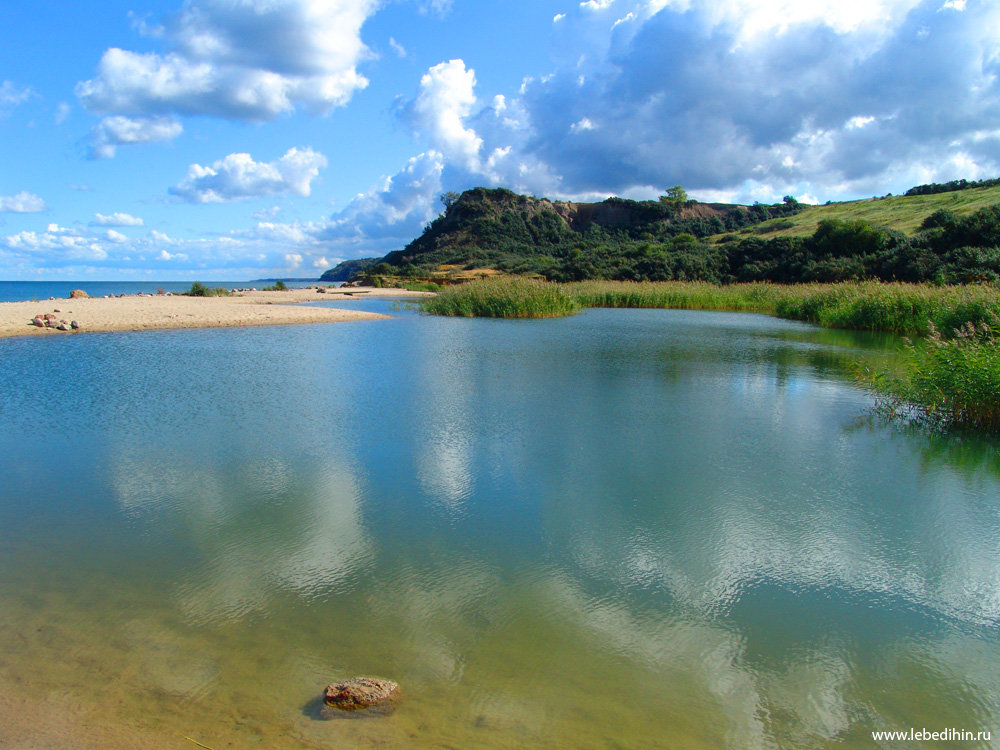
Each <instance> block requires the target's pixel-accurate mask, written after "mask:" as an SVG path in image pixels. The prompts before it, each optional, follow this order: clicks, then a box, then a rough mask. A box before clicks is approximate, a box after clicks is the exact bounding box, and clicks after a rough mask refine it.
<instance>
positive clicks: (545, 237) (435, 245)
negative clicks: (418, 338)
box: [366, 188, 801, 281]
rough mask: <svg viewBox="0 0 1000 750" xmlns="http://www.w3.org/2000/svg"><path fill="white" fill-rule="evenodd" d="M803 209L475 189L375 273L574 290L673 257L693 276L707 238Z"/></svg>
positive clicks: (787, 205)
mask: <svg viewBox="0 0 1000 750" xmlns="http://www.w3.org/2000/svg"><path fill="white" fill-rule="evenodd" d="M800 209H801V206H800V205H799V204H798V203H796V202H795V201H793V200H789V201H788V202H786V203H782V204H778V205H775V206H764V205H759V204H758V205H754V206H741V205H733V204H722V203H698V202H695V201H685V200H667V199H661V200H659V201H633V200H626V199H622V198H609V199H607V200H605V201H601V202H600V203H570V202H563V201H550V200H548V199H546V198H536V197H532V196H526V195H518V194H517V193H514V192H512V191H510V190H505V189H503V188H496V189H487V188H475V189H473V190H467V191H466V192H464V193H462V195H461V196H459V197H458V199H457V200H455V201H454V202H452V203H450V205H448V206H447V208H446V210H445V212H444V213H443V214H441V216H439V217H438V218H437V219H435V220H434V221H433V222H431V224H430V225H428V227H427V228H426V229H425V230H424V233H423V234H422V235H420V236H419V237H417V238H416V239H415V240H413V241H412V242H411V243H410V244H408V245H407V246H406V247H405V248H404V249H402V250H398V251H395V252H391V253H389V254H388V255H386V256H385V257H384V258H383V259H382V260H381V261H380V262H379V263H378V264H377V265H375V266H373V267H372V268H371V269H369V270H368V271H367V272H366V273H367V274H368V275H375V276H377V275H397V276H410V277H424V278H445V279H450V278H455V277H456V276H459V277H460V276H462V275H468V272H469V271H477V270H482V271H483V272H484V273H488V272H497V271H499V272H503V273H516V274H534V275H541V276H544V277H546V278H549V279H558V280H565V281H570V280H577V279H586V278H620V277H627V276H628V275H629V274H630V273H632V269H633V268H634V267H636V266H640V267H644V266H645V265H649V263H652V264H653V265H656V264H658V263H659V262H660V259H659V258H658V257H657V258H653V257H652V255H658V254H660V252H661V251H662V249H663V248H665V247H669V248H670V250H671V253H672V257H673V258H674V260H676V263H675V264H674V265H676V266H677V269H676V270H677V271H678V272H679V273H685V271H684V269H683V268H682V266H684V265H685V264H690V263H693V264H694V265H695V266H700V265H703V264H704V263H705V262H706V259H705V258H704V257H702V256H703V253H701V252H700V251H699V252H698V253H696V254H695V255H691V254H690V253H688V252H687V249H688V248H689V246H690V245H691V243H693V242H696V241H697V239H698V238H702V237H708V236H710V235H712V234H716V233H719V232H727V231H728V232H732V231H736V230H738V229H740V228H742V227H747V226H752V225H754V224H757V223H759V222H761V221H766V220H768V219H772V218H775V217H782V216H791V215H793V214H794V213H795V212H797V211H798V210H800ZM696 256H697V257H696ZM690 272H693V273H700V271H698V270H696V269H691V270H690ZM638 273H645V271H642V270H640V271H638Z"/></svg>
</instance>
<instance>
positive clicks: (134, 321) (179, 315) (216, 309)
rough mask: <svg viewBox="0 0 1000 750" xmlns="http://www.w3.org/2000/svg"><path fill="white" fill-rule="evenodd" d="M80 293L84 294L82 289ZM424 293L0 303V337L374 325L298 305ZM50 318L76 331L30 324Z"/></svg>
mask: <svg viewBox="0 0 1000 750" xmlns="http://www.w3.org/2000/svg"><path fill="white" fill-rule="evenodd" d="M84 291H86V289H85V288H84ZM427 294H428V293H427V292H408V291H406V290H404V289H376V288H373V287H354V288H351V289H348V290H345V291H340V290H339V289H337V288H334V287H331V288H327V289H325V291H324V292H322V293H321V292H318V291H317V290H316V289H289V290H286V291H281V292H263V291H252V292H239V293H237V294H233V295H231V296H228V297H186V296H183V295H169V294H163V295H129V296H124V297H85V298H77V299H65V298H64V299H48V300H40V301H38V302H2V303H0V337H11V336H72V335H76V334H78V333H93V332H106V331H145V330H162V329H168V328H219V327H229V326H262V325H289V324H295V323H333V322H339V321H351V320H378V319H380V318H385V317H387V316H385V315H379V314H377V313H369V312H362V311H360V310H336V309H331V308H324V307H314V306H311V305H302V304H294V303H300V302H322V301H324V300H327V301H332V300H349V299H363V298H365V297H390V298H400V299H403V298H415V297H421V296H426V295H427ZM46 314H52V315H54V316H56V318H58V319H59V320H65V321H67V322H68V323H69V322H72V321H76V322H77V323H78V324H79V329H78V330H74V331H60V330H56V329H55V328H39V327H38V326H36V325H33V324H32V322H31V321H32V319H33V318H34V317H35V316H37V315H42V316H44V315H46Z"/></svg>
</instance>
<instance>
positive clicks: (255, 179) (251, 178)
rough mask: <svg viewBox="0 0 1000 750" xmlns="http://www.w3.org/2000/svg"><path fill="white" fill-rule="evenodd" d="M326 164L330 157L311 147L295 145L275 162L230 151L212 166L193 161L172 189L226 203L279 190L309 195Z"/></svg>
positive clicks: (189, 197) (184, 195) (188, 196)
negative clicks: (230, 152)
mask: <svg viewBox="0 0 1000 750" xmlns="http://www.w3.org/2000/svg"><path fill="white" fill-rule="evenodd" d="M326 165H327V159H326V157H325V156H323V154H321V153H319V152H317V151H313V150H312V149H311V148H304V149H298V148H291V149H289V150H288V152H287V153H285V155H284V156H282V157H281V158H280V159H278V160H276V161H272V162H256V161H254V160H253V158H252V157H251V156H250V154H229V155H228V156H226V157H224V158H222V159H220V160H218V161H216V162H214V163H213V164H212V165H211V166H208V167H204V166H201V165H200V164H192V165H191V166H190V167H188V173H187V177H185V178H184V180H182V181H181V182H180V184H178V185H176V186H175V187H172V188H170V192H171V193H172V194H173V195H176V196H179V197H181V198H183V199H185V200H187V201H190V202H192V203H225V202H227V201H231V200H236V199H239V198H251V197H259V196H263V195H273V194H276V193H294V194H296V195H302V196H306V195H309V193H310V191H311V183H312V181H313V180H314V179H315V178H316V177H317V176H318V175H319V170H320V169H321V168H323V167H325V166H326Z"/></svg>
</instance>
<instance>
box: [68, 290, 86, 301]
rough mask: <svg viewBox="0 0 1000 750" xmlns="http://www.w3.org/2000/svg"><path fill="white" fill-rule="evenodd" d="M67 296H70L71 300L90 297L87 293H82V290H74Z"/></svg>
mask: <svg viewBox="0 0 1000 750" xmlns="http://www.w3.org/2000/svg"><path fill="white" fill-rule="evenodd" d="M69 296H70V297H71V298H72V299H79V298H80V297H89V296H90V295H89V294H87V293H86V292H85V291H83V290H82V289H74V290H73V291H71V292H70V293H69Z"/></svg>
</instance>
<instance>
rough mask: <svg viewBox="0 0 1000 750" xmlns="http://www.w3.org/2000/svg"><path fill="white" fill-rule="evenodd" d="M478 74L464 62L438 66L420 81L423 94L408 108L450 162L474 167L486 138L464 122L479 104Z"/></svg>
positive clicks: (414, 124)
mask: <svg viewBox="0 0 1000 750" xmlns="http://www.w3.org/2000/svg"><path fill="white" fill-rule="evenodd" d="M475 86H476V74H475V72H474V71H472V70H468V69H466V67H465V62H464V61H462V60H449V61H448V62H443V63H440V64H438V65H435V66H434V67H432V68H431V69H430V70H428V71H427V73H425V74H424V76H423V77H422V78H421V79H420V93H419V94H418V95H417V97H416V99H414V100H413V101H412V102H411V103H410V104H409V105H408V106H407V108H406V112H407V114H408V116H409V119H410V121H411V123H412V124H413V126H414V127H415V128H417V129H418V130H420V131H421V132H422V133H423V134H424V136H425V137H426V138H427V139H428V140H429V141H430V142H431V145H432V146H433V147H434V148H435V149H437V150H438V151H440V152H441V153H442V154H444V156H445V157H446V158H447V159H448V160H449V161H454V162H457V163H459V164H461V165H462V166H466V167H474V166H475V165H476V164H477V163H478V160H479V150H480V148H481V147H482V144H483V141H482V139H481V138H480V137H479V136H478V135H476V132H475V131H474V130H472V129H470V128H467V127H466V126H465V123H464V119H465V118H466V117H468V116H469V114H470V113H471V112H472V109H473V107H474V106H475V104H476V94H475V90H474V89H475Z"/></svg>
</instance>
